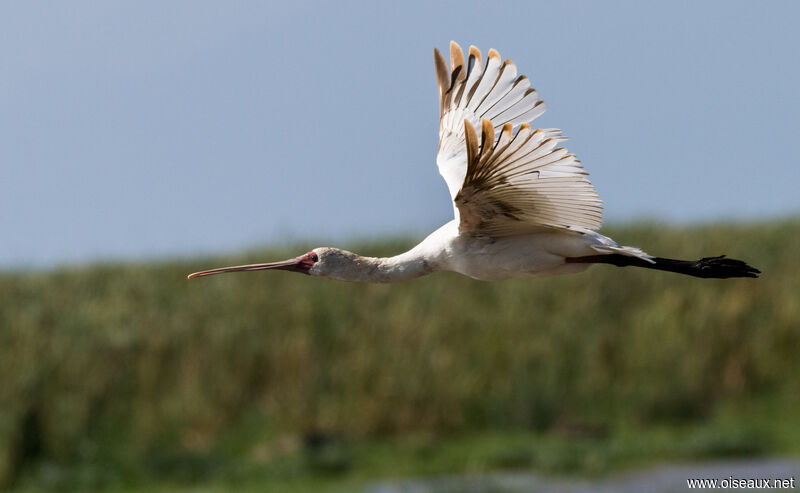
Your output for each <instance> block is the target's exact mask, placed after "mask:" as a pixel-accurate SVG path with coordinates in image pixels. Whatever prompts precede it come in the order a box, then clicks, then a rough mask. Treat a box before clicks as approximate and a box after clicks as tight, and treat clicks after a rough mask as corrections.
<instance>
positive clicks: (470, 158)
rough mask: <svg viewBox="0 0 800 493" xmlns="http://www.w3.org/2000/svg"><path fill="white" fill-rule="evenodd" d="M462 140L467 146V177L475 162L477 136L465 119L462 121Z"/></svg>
mask: <svg viewBox="0 0 800 493" xmlns="http://www.w3.org/2000/svg"><path fill="white" fill-rule="evenodd" d="M464 138H465V140H466V144H467V175H468V176H469V174H470V168H471V167H473V163H475V162H476V161H477V159H476V157H477V156H478V134H477V133H476V132H475V127H473V126H472V124H471V123H470V122H469V120H466V119H465V120H464Z"/></svg>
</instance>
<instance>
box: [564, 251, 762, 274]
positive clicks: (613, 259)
mask: <svg viewBox="0 0 800 493" xmlns="http://www.w3.org/2000/svg"><path fill="white" fill-rule="evenodd" d="M565 260H566V262H567V263H589V264H611V265H616V266H617V267H626V266H629V265H632V266H635V267H644V268H647V269H656V270H666V271H669V272H677V273H678V274H686V275H689V276H694V277H703V278H713V279H727V278H729V277H758V275H759V274H760V273H761V271H760V270H758V269H756V268H755V267H750V266H749V265H747V264H746V263H745V262H743V261H741V260H736V259H732V258H727V257H725V255H720V256H719V257H704V258H701V259H700V260H675V259H671V258H661V257H652V260H653V262H654V263H650V262H647V261H645V260H643V259H640V258H637V257H629V256H627V255H620V254H617V253H615V254H610V255H589V256H587V257H567V258H566V259H565Z"/></svg>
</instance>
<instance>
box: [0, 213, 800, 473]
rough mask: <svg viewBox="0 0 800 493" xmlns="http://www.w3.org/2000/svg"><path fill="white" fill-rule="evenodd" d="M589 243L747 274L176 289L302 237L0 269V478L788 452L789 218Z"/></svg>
mask: <svg viewBox="0 0 800 493" xmlns="http://www.w3.org/2000/svg"><path fill="white" fill-rule="evenodd" d="M604 232H607V233H608V234H610V235H612V236H614V237H615V238H616V239H617V240H618V241H620V242H621V243H625V244H632V245H638V246H641V247H643V248H644V249H645V250H647V251H649V252H650V253H652V254H654V255H663V256H674V257H678V258H698V257H700V256H705V255H714V254H719V253H726V254H728V255H729V256H732V257H737V258H743V259H745V260H747V261H748V262H750V263H751V264H752V265H755V266H756V267H758V268H760V269H761V270H762V271H763V275H762V278H761V279H758V280H751V279H744V280H701V279H695V278H688V277H683V276H678V275H675V274H669V273H660V272H650V271H643V270H634V269H631V268H627V269H618V268H615V267H611V266H598V267H593V268H592V269H591V270H590V271H589V272H587V273H585V274H580V275H576V276H567V277H560V278H548V279H538V280H514V281H506V282H499V283H485V282H478V281H473V280H470V279H467V278H464V277H461V276H458V275H456V274H451V273H439V274H436V275H433V276H429V277H427V278H423V279H419V280H416V281H411V282H406V283H400V284H395V285H359V284H346V283H338V282H331V281H324V280H320V279H311V278H308V277H306V276H299V275H297V274H291V273H285V272H269V273H246V274H237V275H230V276H220V277H217V278H204V279H198V280H193V281H191V282H187V281H186V278H185V275H186V273H188V272H192V271H195V270H200V269H202V268H207V267H213V266H217V265H223V264H233V263H244V262H251V261H264V260H272V259H282V258H285V257H288V256H293V255H296V254H297V253H299V252H301V251H306V250H307V248H308V247H310V246H315V245H302V246H299V247H298V248H297V250H296V251H294V250H293V251H274V250H272V251H263V252H254V253H253V254H252V255H246V256H239V257H228V258H213V259H198V260H196V261H175V262H164V263H151V264H146V265H141V264H119V265H117V264H115V265H96V266H90V267H83V268H62V269H57V270H53V271H49V272H43V273H14V274H4V275H0V371H2V380H0V401H1V402H2V406H1V407H0V480H2V482H4V483H5V484H6V485H12V484H16V485H18V486H19V485H22V486H25V485H28V486H32V487H37V486H39V487H66V488H79V487H87V486H92V487H100V486H124V485H131V484H132V485H137V484H138V485H141V484H150V482H156V483H158V484H164V485H170V484H173V483H175V484H182V483H184V482H187V481H189V482H191V481H206V480H208V481H222V482H226V481H234V482H237V481H241V482H245V483H247V482H248V481H255V482H256V483H260V482H261V481H269V482H281V483H286V482H287V481H288V482H289V483H292V482H293V481H328V480H329V479H330V478H344V479H346V480H349V481H355V482H359V481H362V480H366V479H367V478H370V477H376V476H384V475H390V476H391V475H405V474H419V473H433V472H458V471H463V470H471V468H472V469H474V468H476V467H477V468H505V467H511V468H519V467H536V468H539V469H544V470H550V471H554V472H564V471H568V472H574V471H579V472H580V471H582V472H586V473H597V472H602V471H603V470H606V469H609V468H614V467H623V466H625V465H626V464H630V463H638V462H641V461H643V460H648V458H674V457H678V458H679V457H688V458H693V457H699V456H702V457H707V456H715V455H725V454H768V453H787V452H788V453H798V452H800V439H799V438H798V436H797V433H796V432H795V433H792V432H790V431H787V430H793V429H794V430H796V429H798V426H797V424H798V423H797V422H796V421H794V420H795V418H794V416H795V415H796V414H797V413H796V412H795V411H796V409H797V404H798V397H797V396H800V382H799V381H798V379H797V375H798V374H800V372H799V371H798V370H800V358H798V357H797V354H798V348H800V280H799V279H798V277H797V273H798V271H800V259H798V256H797V252H798V251H800V222H798V221H796V220H795V221H783V222H772V223H763V224H748V225H725V224H720V225H706V226H703V227H696V228H689V229H681V228H664V227H656V226H654V225H649V224H638V225H630V226H628V227H623V228H614V229H608V230H604ZM343 246H346V247H350V248H351V249H353V250H356V251H359V252H360V253H365V254H371V255H381V254H392V253H396V252H398V251H400V250H402V249H403V248H404V247H407V246H409V245H408V244H403V243H402V242H387V243H383V244H370V245H362V246H361V247H359V245H343ZM348 478H349V479H348ZM287 484H288V483H287Z"/></svg>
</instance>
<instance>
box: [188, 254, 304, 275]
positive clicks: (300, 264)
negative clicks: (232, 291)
mask: <svg viewBox="0 0 800 493" xmlns="http://www.w3.org/2000/svg"><path fill="white" fill-rule="evenodd" d="M317 262H319V255H317V254H316V252H314V250H311V251H310V252H308V253H306V254H303V255H300V256H299V257H295V258H292V259H289V260H284V261H282V262H268V263H265V264H248V265H234V266H232V267H220V268H218V269H211V270H204V271H200V272H195V273H193V274H189V279H194V278H195V277H203V276H211V275H214V274H222V273H225V272H242V271H249V270H288V271H291V272H300V273H302V274H309V272H310V271H311V268H312V267H314V264H316V263H317Z"/></svg>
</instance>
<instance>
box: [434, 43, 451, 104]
mask: <svg viewBox="0 0 800 493" xmlns="http://www.w3.org/2000/svg"><path fill="white" fill-rule="evenodd" d="M433 61H434V64H435V65H436V82H437V84H438V85H439V116H440V117H441V116H442V115H444V114H445V112H446V110H447V109H448V107H447V104H446V98H445V94H447V91H449V90H450V77H449V74H448V73H447V62H445V60H444V57H443V56H442V54H441V53H440V52H439V50H438V49H436V48H434V49H433Z"/></svg>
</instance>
